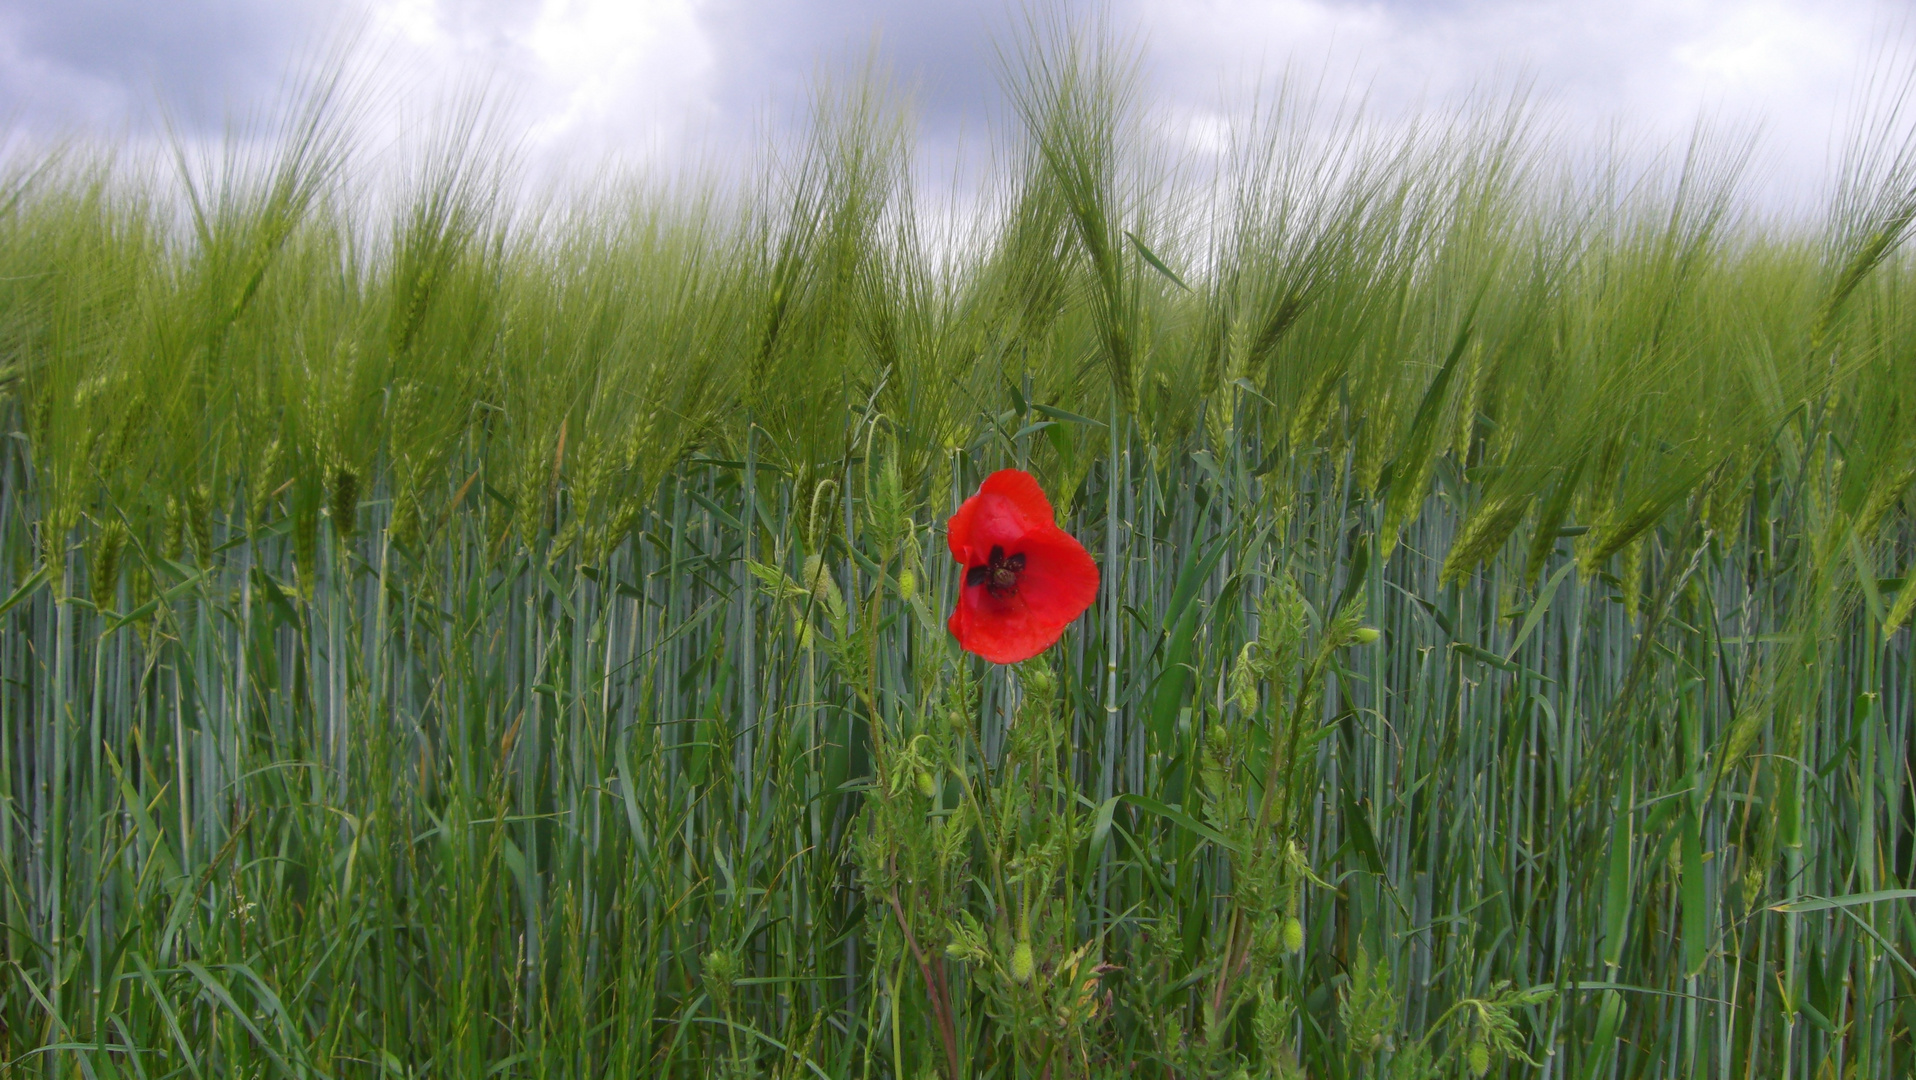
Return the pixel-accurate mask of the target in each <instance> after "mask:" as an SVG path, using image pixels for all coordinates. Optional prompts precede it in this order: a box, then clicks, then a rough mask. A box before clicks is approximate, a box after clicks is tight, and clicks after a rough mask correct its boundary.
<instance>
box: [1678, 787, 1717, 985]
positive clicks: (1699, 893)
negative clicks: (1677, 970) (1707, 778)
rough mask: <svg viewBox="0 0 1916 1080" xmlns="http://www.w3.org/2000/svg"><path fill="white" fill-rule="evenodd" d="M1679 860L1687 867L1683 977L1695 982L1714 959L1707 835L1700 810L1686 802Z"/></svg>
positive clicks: (1684, 867)
mask: <svg viewBox="0 0 1916 1080" xmlns="http://www.w3.org/2000/svg"><path fill="white" fill-rule="evenodd" d="M1679 827H1680V828H1681V829H1682V834H1681V836H1680V837H1679V839H1678V846H1679V857H1680V858H1681V859H1682V865H1683V890H1682V891H1683V974H1684V975H1685V976H1686V977H1691V978H1694V977H1695V975H1696V973H1697V972H1699V971H1702V970H1703V963H1704V961H1706V960H1708V959H1709V958H1710V937H1709V934H1710V909H1709V907H1708V906H1707V904H1706V903H1705V901H1704V890H1703V831H1702V826H1701V823H1700V822H1698V821H1697V814H1696V807H1695V806H1692V805H1691V804H1690V802H1689V800H1687V799H1686V800H1684V806H1683V821H1682V824H1681V825H1680V826H1679Z"/></svg>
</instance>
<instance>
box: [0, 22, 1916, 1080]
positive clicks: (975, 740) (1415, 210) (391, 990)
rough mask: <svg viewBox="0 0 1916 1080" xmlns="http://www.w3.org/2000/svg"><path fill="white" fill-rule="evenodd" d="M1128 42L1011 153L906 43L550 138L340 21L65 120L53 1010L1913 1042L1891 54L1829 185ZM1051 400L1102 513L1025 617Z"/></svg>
mask: <svg viewBox="0 0 1916 1080" xmlns="http://www.w3.org/2000/svg"><path fill="white" fill-rule="evenodd" d="M1134 59H1135V58H1134V57H1132V56H1131V54H1129V53H1127V52H1126V51H1125V50H1123V49H1121V48H1118V47H1116V46H1114V45H1112V44H1111V42H1110V41H1108V40H1107V39H1105V38H1103V37H1100V36H1098V35H1095V34H1073V33H1054V34H1050V35H1045V34H1038V35H1035V36H1034V37H1033V38H1032V40H1031V42H1030V43H1028V44H1026V45H1025V46H1023V47H1022V48H1020V49H1014V50H1012V56H1011V58H1010V60H1009V61H1008V63H1007V70H1008V72H1009V74H1008V75H1007V78H1008V80H1009V83H1010V86H1011V89H1012V97H1013V100H1014V101H1015V102H1016V111H1015V114H1013V115H1010V116H1007V117H1005V118H1003V120H1004V122H1003V124H1002V126H1001V130H1000V131H998V132H997V141H996V142H995V143H994V150H993V152H992V157H993V162H994V164H993V166H992V173H991V179H990V180H989V182H988V183H986V184H985V186H984V188H983V190H984V195H983V196H982V198H981V199H980V201H979V202H978V204H977V205H976V206H975V207H972V208H970V209H969V210H968V211H967V212H965V213H962V214H953V213H946V212H944V208H943V207H942V206H941V205H938V204H937V200H938V196H937V195H936V194H935V192H936V191H937V188H936V185H932V184H928V183H926V182H925V180H924V178H923V177H922V176H920V175H919V174H918V172H917V171H916V169H915V167H914V165H913V162H914V160H915V158H914V156H913V154H914V148H913V142H912V135H911V127H910V123H909V119H908V118H909V112H908V110H906V109H905V108H904V107H903V106H901V105H899V104H898V103H897V100H896V99H895V98H893V97H891V96H889V95H887V94H886V93H883V92H880V91H877V90H870V89H863V88H860V87H861V86H862V85H863V84H851V85H852V88H851V89H843V88H841V89H840V90H837V91H830V90H824V91H820V92H819V94H818V97H817V104H816V106H815V110H814V116H813V120H812V124H811V127H810V129H809V135H808V137H807V139H806V140H805V141H803V143H802V144H799V145H794V146H788V147H769V148H768V149H767V151H766V153H765V157H764V160H763V161H762V162H760V163H759V165H758V167H757V169H756V171H755V172H752V173H751V174H750V175H749V176H746V177H744V178H743V179H736V180H735V181H734V182H728V183H711V184H698V183H686V184H670V183H645V182H632V183H629V184H622V185H614V186H608V187H606V188H602V189H599V190H595V191H590V192H585V193H577V194H573V195H569V196H566V197H563V198H554V199H550V200H546V201H543V202H541V201H536V200H532V199H529V198H527V197H523V196H520V195H518V194H516V193H515V192H516V190H517V189H516V188H514V186H513V185H512V184H511V183H510V182H509V179H508V178H507V177H506V175H505V174H504V173H502V172H501V171H500V170H499V169H498V168H497V167H496V163H497V161H498V154H497V150H498V145H497V141H496V140H495V139H494V137H493V136H491V135H489V134H488V133H487V129H486V126H485V124H484V123H483V122H482V120H483V117H482V115H481V112H480V111H478V110H469V111H468V112H466V113H461V114H458V115H457V116H455V117H454V118H453V119H452V120H450V121H448V122H446V123H445V124H444V125H443V134H442V136H441V137H440V138H439V140H438V141H437V142H436V143H434V144H433V146H432V148H431V149H430V151H429V152H427V153H426V154H424V156H422V157H421V158H419V159H418V160H417V161H416V162H414V163H412V164H410V165H408V166H406V167H405V168H403V169H400V170H397V172H398V174H399V180H398V181H395V182H394V183H396V184H397V185H398V186H397V187H394V186H393V185H391V184H388V185H386V186H384V187H382V186H379V185H376V184H374V183H372V182H371V181H370V180H368V179H366V177H367V176H368V175H369V172H368V171H367V166H366V165H365V162H364V161H363V159H362V158H361V157H359V156H356V151H357V146H356V142H355V138H354V134H353V132H354V128H353V123H352V117H353V107H352V104H351V100H350V99H351V87H350V86H349V85H348V84H347V82H346V81H344V77H343V76H337V75H335V76H327V77H322V78H319V79H317V80H315V81H313V82H311V83H310V84H309V85H307V86H306V87H305V88H304V89H303V90H302V91H301V92H300V94H299V96H298V97H297V101H296V103H295V107H293V108H290V109H288V110H287V111H286V113H285V115H286V119H285V120H284V121H283V123H281V124H280V125H279V126H277V127H274V128H272V129H271V130H269V131H262V132H260V133H259V135H260V137H258V138H247V139H242V138H235V139H234V140H233V141H232V142H231V144H230V150H229V151H228V152H227V153H226V154H225V156H223V157H220V156H215V157H214V158H212V159H206V160H202V159H201V158H200V157H199V156H197V155H195V154H192V153H188V152H185V151H182V153H181V154H180V156H179V160H178V161H173V160H154V161H148V160H146V159H144V158H141V157H140V156H139V155H137V154H134V153H131V152H128V153H118V154H116V153H112V152H109V151H108V150H107V149H102V148H99V147H90V146H88V145H84V144H74V145H71V146H67V147H64V148H55V149H40V150H34V151H31V152H28V151H16V152H15V153H14V155H13V156H12V158H10V159H9V162H8V164H7V167H6V171H5V172H4V185H3V187H0V432H3V433H4V435H5V438H4V440H0V553H3V554H4V558H0V923H3V924H4V929H3V930H0V961H3V962H4V965H5V971H6V974H5V977H4V978H0V1063H4V1064H0V1072H4V1073H6V1074H8V1075H18V1076H22V1077H25V1076H45V1077H55V1076H58V1077H62V1078H69V1077H84V1078H86V1080H104V1078H116V1080H117V1078H134V1077H138V1078H141V1080H148V1078H151V1080H158V1078H161V1077H191V1078H192V1080H203V1078H212V1077H282V1076H288V1077H301V1078H307V1077H312V1078H331V1077H339V1078H347V1077H354V1078H361V1077H363V1078H373V1077H395V1078H397V1077H461V1078H464V1077H473V1078H481V1077H501V1078H534V1077H537V1078H547V1077H581V1078H583V1077H640V1076H644V1077H688V1078H689V1077H707V1076H713V1077H768V1078H769V1077H781V1078H783V1077H790V1078H798V1077H804V1076H811V1077H818V1078H821V1080H837V1078H854V1077H855V1078H860V1080H863V1078H873V1080H877V1078H898V1080H928V1078H931V1077H943V1078H945V1080H958V1078H960V1077H965V1078H970V1077H991V1078H1003V1080H1039V1078H1060V1080H1062V1078H1065V1077H1134V1076H1135V1077H1140V1078H1157V1077H1165V1078H1172V1077H1176V1078H1200V1077H1219V1078H1227V1077H1228V1078H1240V1077H1241V1078H1245V1080H1250V1078H1258V1077H1262V1078H1286V1080H1293V1078H1301V1077H1313V1078H1359V1077H1399V1078H1424V1077H1462V1076H1482V1075H1486V1074H1488V1075H1495V1076H1502V1077H1518V1076H1525V1077H1528V1076H1543V1077H1551V1078H1563V1080H1607V1078H1624V1077H1631V1078H1635V1077H1642V1078H1652V1077H1672V1078H1674V1077H1692V1076H1695V1077H1721V1078H1726V1080H1727V1078H1733V1077H1734V1078H1743V1077H1801V1078H1803V1080H1822V1078H1825V1077H1827V1078H1832V1080H1839V1078H1840V1080H1848V1078H1852V1077H1854V1078H1859V1080H1860V1078H1872V1077H1883V1078H1890V1077H1900V1076H1907V1075H1910V1074H1911V1072H1912V1070H1916V1045H1912V1029H1913V1028H1916V966H1912V963H1913V962H1916V905H1913V904H1912V898H1913V897H1916V891H1912V890H1911V886H1912V884H1916V882H1912V881H1911V877H1912V861H1913V859H1916V849H1913V847H1912V843H1913V841H1916V837H1913V835H1912V828H1913V827H1916V795H1913V792H1916V787H1913V786H1912V785H1913V783H1916V778H1913V777H1912V774H1911V771H1910V762H1911V756H1912V738H1913V737H1916V732H1912V720H1916V713H1913V710H1912V691H1913V690H1916V686H1913V685H1912V667H1911V660H1912V657H1911V630H1910V629H1909V623H1910V615H1911V611H1912V607H1916V588H1912V587H1910V586H1909V585H1908V584H1907V578H1906V576H1905V575H1906V574H1907V573H1908V570H1909V567H1910V563H1911V561H1912V558H1913V557H1916V529H1913V528H1912V509H1913V508H1916V503H1913V502H1912V497H1911V495H1910V489H1911V487H1912V481H1913V480H1916V263H1913V262H1912V260H1911V259H1910V257H1909V256H1908V255H1907V254H1906V253H1905V251H1904V248H1903V242H1904V240H1905V239H1906V236H1907V234H1908V232H1909V229H1910V226H1911V222H1912V218H1913V217H1916V141H1912V140H1911V139H1910V138H1909V136H1908V134H1907V125H1906V124H1905V123H1904V122H1905V121H1907V120H1909V119H1910V116H1909V113H1908V111H1907V110H1905V109H1899V108H1897V107H1896V103H1897V102H1902V101H1905V100H1907V94H1903V95H1901V96H1898V95H1896V94H1893V93H1892V94H1891V95H1890V101H1891V104H1890V106H1888V107H1885V108H1884V109H1882V110H1880V115H1877V116H1876V119H1875V120H1873V121H1868V122H1861V123H1859V125H1858V127H1857V129H1856V131H1855V133H1854V135H1853V138H1852V141H1851V143H1850V144H1849V145H1850V146H1851V147H1852V149H1851V150H1850V151H1849V153H1848V154H1847V155H1846V156H1844V157H1842V158H1841V159H1840V160H1839V161H1838V162H1837V163H1836V164H1835V165H1834V166H1833V167H1832V175H1831V179H1830V183H1829V193H1830V194H1829V196H1828V198H1827V199H1826V201H1825V204H1824V205H1823V206H1822V207H1821V208H1820V209H1818V210H1817V211H1816V212H1815V213H1812V214H1808V215H1805V216H1803V217H1801V218H1800V219H1781V218H1776V217H1767V216H1764V215H1760V214H1757V213H1755V212H1753V211H1751V210H1750V209H1749V208H1748V206H1747V204H1746V202H1745V200H1744V198H1743V196H1742V195H1741V194H1740V191H1741V190H1742V189H1741V188H1739V186H1738V185H1739V182H1740V180H1741V178H1742V177H1743V175H1744V172H1743V167H1744V164H1745V160H1746V155H1745V154H1744V152H1743V150H1742V148H1741V144H1739V143H1736V142H1735V141H1733V140H1714V139H1711V138H1708V137H1703V136H1700V137H1699V138H1698V139H1697V140H1696V141H1694V142H1693V143H1691V144H1689V145H1687V146H1678V147H1676V148H1674V150H1673V152H1671V153H1670V154H1668V155H1665V156H1664V157H1663V158H1662V159H1660V160H1659V163H1658V164H1655V165H1653V166H1651V167H1648V168H1637V167H1626V165H1625V164H1623V163H1622V162H1623V159H1618V162H1617V163H1613V164H1606V163H1605V160H1604V159H1602V158H1600V157H1593V156H1592V154H1591V153H1590V148H1589V147H1587V146H1582V145H1578V144H1576V143H1574V142H1573V141H1566V139H1565V138H1564V137H1562V136H1552V135H1550V134H1549V130H1550V129H1549V125H1548V124H1546V123H1543V122H1542V121H1541V120H1540V119H1539V116H1538V114H1537V113H1536V112H1535V111H1534V110H1532V109H1530V108H1529V107H1527V106H1526V104H1525V101H1524V99H1523V98H1521V97H1517V98H1512V99H1508V100H1502V99H1483V100H1480V101H1478V102H1477V103H1476V104H1474V105H1472V106H1469V107H1467V108H1460V109H1458V110H1455V111H1453V112H1448V113H1432V114H1430V115H1428V116H1426V117H1425V118H1424V119H1422V120H1419V121H1417V122H1415V123H1407V124H1398V123H1389V124H1386V123H1381V122H1377V121H1376V120H1375V119H1374V118H1371V117H1368V116H1366V115H1365V114H1364V113H1363V112H1362V110H1361V109H1358V108H1355V107H1354V106H1335V107H1326V105H1325V103H1324V102H1322V101H1320V100H1318V99H1316V98H1313V97H1312V96H1311V95H1309V94H1305V93H1301V92H1297V91H1295V90H1290V91H1285V90H1279V91H1277V92H1273V93H1272V94H1271V95H1269V96H1268V97H1267V98H1266V99H1264V100H1263V101H1261V103H1259V104H1258V105H1257V106H1256V107H1255V108H1247V109H1245V110H1244V111H1243V113H1242V116H1241V122H1240V123H1239V124H1238V125H1237V127H1236V128H1235V129H1234V132H1233V136H1232V139H1233V141H1232V142H1231V147H1230V150H1229V152H1228V154H1226V155H1225V157H1224V159H1223V160H1222V164H1221V165H1220V167H1219V168H1217V169H1216V170H1212V169H1209V168H1198V167H1197V166H1196V165H1195V164H1194V163H1192V162H1190V161H1185V160H1182V159H1180V158H1179V157H1178V156H1177V155H1175V154H1171V153H1168V152H1165V151H1163V150H1162V149H1161V147H1162V146H1164V145H1166V144H1165V142H1164V140H1163V139H1161V138H1159V137H1157V135H1156V134H1155V133H1154V131H1153V129H1152V127H1151V120H1150V113H1149V109H1148V107H1147V106H1148V102H1147V101H1146V100H1145V96H1144V95H1143V93H1142V92H1141V91H1140V90H1139V89H1138V87H1139V83H1138V80H1137V78H1136V77H1135V65H1134ZM1154 148H1158V149H1154ZM1008 468H1009V469H1020V470H1024V471H1026V472H1028V473H1030V474H1031V475H1032V476H1034V477H1035V478H1036V479H1037V481H1038V483H1039V485H1040V486H1041V487H1042V489H1043V491H1044V492H1045V493H1046V494H1047V495H1048V496H1049V499H1050V501H1051V504H1052V506H1053V508H1054V510H1055V515H1056V520H1057V523H1058V524H1059V525H1060V526H1062V527H1063V528H1064V529H1065V531H1067V532H1069V533H1070V534H1071V535H1073V536H1075V537H1076V538H1077V539H1078V540H1079V541H1080V542H1082V543H1083V545H1084V546H1085V548H1086V549H1088V551H1089V552H1090V553H1091V556H1092V557H1093V558H1094V559H1095V561H1096V564H1097V566H1098V571H1099V572H1098V584H1097V591H1096V595H1095V600H1094V602H1093V603H1092V605H1091V607H1090V609H1089V610H1088V611H1087V612H1085V614H1084V615H1082V616H1081V617H1079V618H1078V619H1076V620H1075V621H1074V622H1072V623H1071V624H1070V625H1069V626H1068V627H1066V628H1065V630H1064V632H1063V636H1062V638H1061V640H1060V641H1059V642H1058V644H1056V645H1055V646H1053V647H1051V648H1050V649H1048V650H1046V651H1044V652H1042V653H1040V654H1039V655H1037V656H1036V657H1034V658H1032V659H1029V660H1025V661H1023V662H1022V663H1018V664H1015V665H998V664H992V663H989V662H986V661H984V660H982V659H980V658H978V657H975V656H972V655H969V654H967V653H966V652H964V651H962V650H961V649H960V648H959V647H958V645H957V643H956V642H955V641H954V640H953V637H952V635H951V634H950V633H949V632H948V630H947V627H946V616H947V615H948V614H949V613H950V612H951V611H952V609H953V607H954V604H955V602H956V598H957V596H958V594H959V591H960V589H961V588H963V587H965V581H966V577H967V571H966V569H965V567H963V566H960V565H959V564H957V563H955V562H954V561H953V560H952V557H951V555H950V554H949V552H948V551H947V546H948V540H947V536H946V528H947V520H948V519H949V518H950V517H951V515H952V514H953V513H954V511H956V510H957V509H958V507H959V506H960V505H961V503H962V502H963V501H964V500H965V499H966V498H968V497H970V496H971V495H973V493H974V492H976V491H977V490H978V488H979V485H980V483H981V481H983V480H984V478H985V477H987V476H988V475H990V474H992V473H994V472H996V471H998V470H1001V469H1008Z"/></svg>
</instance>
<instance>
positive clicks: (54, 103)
mask: <svg viewBox="0 0 1916 1080" xmlns="http://www.w3.org/2000/svg"><path fill="white" fill-rule="evenodd" d="M315 14H317V12H315V11H314V10H313V8H312V7H310V6H307V5H304V4H262V3H256V2H249V0H168V2H166V3H155V2H152V0H64V2H55V3H48V2H46V0H0V49H4V56H5V63H4V64H3V65H0V109H4V110H5V112H6V113H9V114H12V115H15V116H19V117H23V118H25V119H27V120H29V121H36V120H37V121H47V122H52V123H56V124H74V123H79V124H101V123H105V124H117V123H121V122H124V121H125V120H127V119H129V118H131V117H132V116H134V115H146V116H147V117H148V118H149V119H150V117H151V113H152V109H151V106H153V105H154V104H155V103H164V106H165V108H166V109H167V110H168V111H170V112H171V113H172V115H173V116H174V117H176V118H177V120H178V121H179V122H180V123H182V124H184V125H186V126H188V127H189V128H208V127H216V126H217V125H219V124H220V123H221V122H222V120H224V119H225V118H226V117H227V116H229V115H231V114H234V113H236V112H240V111H243V110H245V109H246V108H248V107H250V106H254V105H257V104H259V103H260V102H262V101H263V100H270V98H271V97H272V95H273V93H274V90H275V88H276V87H277V86H278V85H279V82H280V79H281V78H282V76H283V75H284V73H285V72H286V70H287V67H288V61H289V60H290V59H291V57H292V56H293V55H294V54H295V52H296V51H297V49H298V48H299V46H300V44H301V43H302V42H303V41H306V40H309V39H310V35H311V31H312V29H313V26H314V15H315Z"/></svg>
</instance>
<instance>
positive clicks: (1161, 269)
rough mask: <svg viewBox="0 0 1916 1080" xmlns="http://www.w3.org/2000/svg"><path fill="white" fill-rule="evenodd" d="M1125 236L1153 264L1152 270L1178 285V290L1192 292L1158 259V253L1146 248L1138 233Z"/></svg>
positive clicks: (1128, 233)
mask: <svg viewBox="0 0 1916 1080" xmlns="http://www.w3.org/2000/svg"><path fill="white" fill-rule="evenodd" d="M1124 235H1125V236H1126V237H1128V238H1129V239H1130V241H1131V246H1132V247H1135V248H1137V249H1138V254H1139V255H1142V256H1143V257H1144V261H1145V262H1148V263H1150V264H1151V269H1153V270H1156V271H1157V272H1158V273H1160V274H1163V275H1164V276H1165V277H1167V278H1170V279H1171V284H1173V285H1176V286H1177V287H1178V288H1180V289H1183V290H1184V291H1185V292H1190V291H1191V287H1190V286H1189V285H1186V284H1185V283H1184V279H1183V278H1181V277H1179V276H1177V274H1175V273H1173V272H1172V270H1171V268H1170V267H1168V266H1166V265H1164V260H1163V259H1160V258H1158V255H1157V252H1155V251H1152V250H1151V249H1150V248H1148V247H1146V246H1145V244H1144V241H1142V240H1140V239H1138V234H1137V233H1134V232H1129V231H1127V232H1126V233H1125V234H1124Z"/></svg>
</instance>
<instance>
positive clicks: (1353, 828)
mask: <svg viewBox="0 0 1916 1080" xmlns="http://www.w3.org/2000/svg"><path fill="white" fill-rule="evenodd" d="M1344 829H1345V831H1346V832H1348V833H1349V834H1350V841H1351V847H1352V848H1353V849H1354V850H1355V851H1356V852H1357V853H1358V854H1359V855H1361V856H1363V858H1364V866H1365V868H1366V869H1368V870H1369V871H1370V872H1371V873H1373V874H1376V875H1377V876H1378V877H1383V876H1384V856H1383V854H1382V853H1381V852H1380V851H1379V850H1378V847H1377V836H1376V834H1374V833H1372V832H1371V828H1370V819H1369V818H1368V817H1365V816H1364V810H1363V808H1362V807H1360V806H1358V805H1357V803H1356V802H1354V801H1352V800H1351V799H1350V798H1348V797H1346V798H1345V800H1344Z"/></svg>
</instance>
